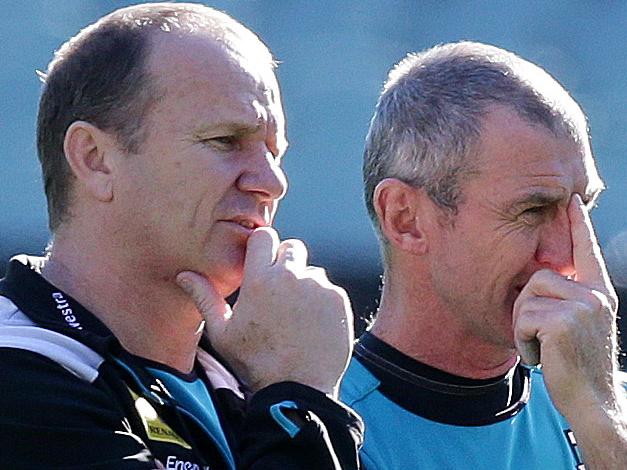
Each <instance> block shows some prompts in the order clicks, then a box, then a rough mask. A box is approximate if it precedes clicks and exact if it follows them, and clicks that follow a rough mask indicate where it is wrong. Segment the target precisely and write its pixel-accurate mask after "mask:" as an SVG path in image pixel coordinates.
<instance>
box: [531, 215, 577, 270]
mask: <svg viewBox="0 0 627 470" xmlns="http://www.w3.org/2000/svg"><path fill="white" fill-rule="evenodd" d="M536 260H537V261H538V263H539V264H541V265H542V267H543V268H549V269H552V270H553V271H556V272H558V273H560V274H562V275H564V276H572V275H574V274H575V263H574V260H573V242H572V238H571V231H570V221H569V219H568V214H567V212H566V209H565V208H560V209H558V211H557V214H556V216H555V218H554V219H553V220H552V221H550V222H548V223H546V224H545V225H544V226H543V227H542V230H541V233H540V240H539V243H538V248H537V251H536Z"/></svg>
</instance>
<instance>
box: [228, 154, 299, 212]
mask: <svg viewBox="0 0 627 470" xmlns="http://www.w3.org/2000/svg"><path fill="white" fill-rule="evenodd" d="M248 160H249V164H248V165H247V168H246V169H245V170H244V171H243V172H242V174H241V175H240V177H239V179H238V187H239V189H240V190H241V191H244V192H252V193H258V194H259V196H260V197H261V198H262V199H268V200H272V201H275V200H279V199H281V198H282V197H283V196H285V192H286V191H287V178H286V176H285V173H284V171H283V169H282V168H281V166H280V165H279V160H278V159H277V158H275V156H274V155H273V154H272V153H271V152H270V151H267V150H266V151H265V152H263V155H260V154H258V155H257V156H255V157H253V158H250V159H248Z"/></svg>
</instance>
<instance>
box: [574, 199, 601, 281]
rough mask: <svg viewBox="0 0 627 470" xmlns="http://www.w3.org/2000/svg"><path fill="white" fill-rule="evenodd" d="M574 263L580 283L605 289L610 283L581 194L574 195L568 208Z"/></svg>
mask: <svg viewBox="0 0 627 470" xmlns="http://www.w3.org/2000/svg"><path fill="white" fill-rule="evenodd" d="M568 217H569V219H570V233H571V238H572V242H573V261H574V264H575V272H576V279H577V281H578V282H581V283H583V284H586V285H589V286H591V287H605V286H606V285H607V282H609V277H608V274H607V269H606V268H605V263H604V261H603V256H602V255H601V249H600V247H599V243H598V242H597V238H596V235H595V234H594V228H593V227H592V221H591V220H590V215H589V214H588V210H587V209H586V206H585V205H584V203H583V201H582V200H581V196H580V195H579V194H574V195H573V197H572V199H571V201H570V204H569V206H568Z"/></svg>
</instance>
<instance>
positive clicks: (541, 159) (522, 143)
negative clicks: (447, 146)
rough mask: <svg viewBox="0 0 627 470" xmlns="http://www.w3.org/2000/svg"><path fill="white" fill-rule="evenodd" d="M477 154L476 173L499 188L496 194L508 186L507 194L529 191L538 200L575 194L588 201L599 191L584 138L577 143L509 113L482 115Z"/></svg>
mask: <svg viewBox="0 0 627 470" xmlns="http://www.w3.org/2000/svg"><path fill="white" fill-rule="evenodd" d="M477 156H478V158H477V162H476V163H477V165H476V166H477V170H478V172H479V173H480V174H483V177H484V178H488V179H490V180H492V181H493V182H494V183H495V184H497V185H499V186H500V185H505V188H501V189H502V191H505V189H506V188H507V187H509V188H510V191H508V192H509V193H510V195H511V194H512V193H516V194H518V195H525V196H527V195H528V194H533V193H534V192H535V193H538V196H537V197H538V198H540V197H545V195H546V197H554V198H559V197H565V198H566V200H568V199H570V195H571V194H572V193H573V192H577V193H580V194H581V195H582V197H584V199H588V200H592V199H594V198H595V197H596V196H597V195H598V193H599V192H600V191H601V190H602V189H603V182H602V180H601V178H600V177H599V174H598V171H597V169H596V166H595V163H594V158H593V156H592V154H591V151H590V147H589V145H588V138H587V135H586V136H585V138H582V139H577V140H576V139H574V138H572V137H571V136H566V135H556V134H555V133H554V132H553V131H552V130H549V129H547V128H546V127H544V126H542V125H539V124H532V123H529V122H528V121H526V120H525V119H522V118H521V117H520V116H518V115H517V113H516V112H515V111H512V110H507V109H503V108H501V109H496V110H495V111H493V112H491V113H489V114H488V116H486V119H485V120H484V123H483V126H482V133H481V137H480V143H479V145H478V151H477ZM499 182H500V184H499ZM540 193H544V194H545V195H543V194H540Z"/></svg>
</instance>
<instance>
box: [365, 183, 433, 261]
mask: <svg viewBox="0 0 627 470" xmlns="http://www.w3.org/2000/svg"><path fill="white" fill-rule="evenodd" d="M424 197H427V196H426V194H424V192H423V191H422V190H421V189H420V188H415V187H413V186H410V185H408V184H407V183H404V182H402V181H401V180H398V179H396V178H386V179H384V180H382V181H381V182H379V184H378V185H377V187H376V188H375V190H374V195H373V201H372V202H373V204H374V209H375V211H376V213H377V217H378V218H379V225H380V227H381V232H382V233H383V235H384V236H385V238H387V240H388V241H389V243H390V244H391V245H392V246H395V247H397V248H398V249H400V250H403V251H407V252H410V253H412V254H415V255H423V254H425V253H426V252H427V249H428V243H427V241H428V240H427V232H426V231H425V222H426V221H425V220H424V217H425V216H426V214H423V204H424V202H425V201H422V199H423V198H424Z"/></svg>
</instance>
